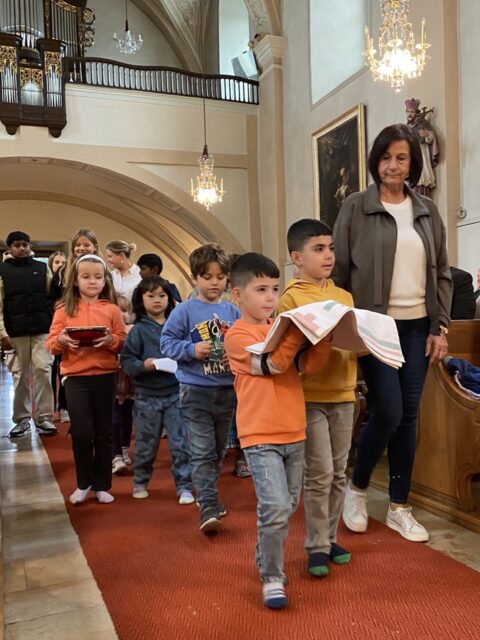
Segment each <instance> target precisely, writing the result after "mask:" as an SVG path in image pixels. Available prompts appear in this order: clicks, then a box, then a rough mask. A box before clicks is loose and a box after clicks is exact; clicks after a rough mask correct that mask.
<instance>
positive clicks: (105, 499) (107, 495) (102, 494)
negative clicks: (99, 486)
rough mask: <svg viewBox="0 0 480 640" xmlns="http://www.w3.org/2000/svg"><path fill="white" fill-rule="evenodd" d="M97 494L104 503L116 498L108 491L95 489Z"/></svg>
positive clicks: (98, 498)
mask: <svg viewBox="0 0 480 640" xmlns="http://www.w3.org/2000/svg"><path fill="white" fill-rule="evenodd" d="M95 495H96V496H97V500H98V501H99V502H101V503H102V504H108V503H109V502H113V501H114V500H115V498H114V497H113V496H112V494H111V493H108V491H95Z"/></svg>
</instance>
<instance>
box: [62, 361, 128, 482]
mask: <svg viewBox="0 0 480 640" xmlns="http://www.w3.org/2000/svg"><path fill="white" fill-rule="evenodd" d="M116 388H117V376H116V374H115V373H106V374H102V375H99V376H72V377H70V378H67V380H66V382H65V390H66V393H67V402H68V409H69V414H70V434H71V436H72V446H73V456H74V458H75V469H76V472H77V485H78V488H79V489H87V488H88V487H90V486H91V487H92V489H93V490H94V491H108V490H109V489H110V487H111V486H112V415H113V402H114V400H115V392H116Z"/></svg>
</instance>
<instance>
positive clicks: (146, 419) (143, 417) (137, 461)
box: [133, 393, 192, 495]
mask: <svg viewBox="0 0 480 640" xmlns="http://www.w3.org/2000/svg"><path fill="white" fill-rule="evenodd" d="M133 419H134V422H135V451H134V454H133V476H134V483H135V485H136V486H147V484H148V483H149V481H150V479H151V477H152V473H153V463H154V462H155V458H156V456H157V452H158V447H159V446H160V436H161V433H162V427H163V426H165V430H166V432H167V443H168V449H169V451H170V456H171V458H172V466H171V472H172V476H173V481H174V483H175V488H176V491H177V495H180V494H181V493H182V491H191V490H192V477H191V475H192V471H191V466H190V460H189V452H188V442H187V432H186V428H185V426H184V424H185V423H184V421H183V419H182V414H181V412H180V407H179V399H178V393H174V394H172V395H170V396H150V395H144V394H142V393H136V394H135V402H134V405H133Z"/></svg>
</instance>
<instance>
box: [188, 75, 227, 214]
mask: <svg viewBox="0 0 480 640" xmlns="http://www.w3.org/2000/svg"><path fill="white" fill-rule="evenodd" d="M204 86H205V85H204ZM203 136H204V146H203V152H202V155H201V156H200V158H199V159H198V165H199V167H200V175H198V176H197V177H196V181H195V184H194V181H193V178H190V195H191V196H192V198H193V201H194V202H198V204H201V205H203V206H204V207H205V209H206V210H207V211H210V208H211V207H212V206H213V205H214V204H217V203H219V202H222V201H223V196H224V195H225V191H224V190H223V178H222V179H221V180H220V189H219V188H218V186H217V178H216V176H215V173H214V171H213V167H214V165H215V159H214V157H213V156H212V155H210V154H209V153H208V145H207V118H206V111H205V97H203Z"/></svg>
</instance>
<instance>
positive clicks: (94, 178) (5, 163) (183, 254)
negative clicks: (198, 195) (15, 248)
mask: <svg viewBox="0 0 480 640" xmlns="http://www.w3.org/2000/svg"><path fill="white" fill-rule="evenodd" d="M12 203H15V206H14V207H13V204H12ZM22 203H23V204H22ZM49 203H51V206H52V208H55V216H56V221H57V222H56V225H57V229H58V233H59V234H60V235H61V236H62V238H63V239H67V238H69V237H70V236H71V235H72V234H73V233H74V231H75V230H76V229H77V228H79V227H81V226H88V225H84V223H83V222H82V219H81V216H82V212H89V213H90V214H95V215H97V216H100V218H99V219H102V220H107V221H109V222H108V225H107V228H109V227H110V228H111V237H110V239H112V238H113V237H115V235H118V232H117V234H115V232H114V230H115V226H116V225H117V228H120V227H121V228H122V229H128V230H131V232H132V233H134V234H136V237H140V238H142V239H143V240H144V243H145V246H147V245H148V247H149V250H151V251H157V252H159V253H160V254H161V255H162V257H165V258H166V259H167V261H169V262H170V263H171V265H172V268H173V270H174V271H175V272H176V273H177V274H178V275H179V276H180V277H181V278H182V279H183V280H184V282H188V279H189V267H188V255H189V254H190V252H191V251H192V250H193V249H194V248H195V247H197V246H198V245H199V244H202V243H204V242H214V241H218V242H220V243H222V244H224V245H225V246H226V247H227V248H228V249H230V250H231V251H234V252H241V251H242V250H243V247H241V245H240V244H239V243H238V242H237V241H236V240H235V239H234V238H233V237H231V236H230V234H229V232H228V231H227V230H225V234H222V235H223V237H219V236H218V234H216V233H215V231H216V230H217V231H218V230H220V231H221V229H220V228H219V227H218V223H217V226H216V227H215V225H212V224H209V219H208V217H207V216H206V218H205V220H200V219H199V218H197V217H195V216H194V215H193V214H192V213H190V212H189V211H187V210H186V209H185V208H184V207H182V206H181V204H179V203H178V202H175V201H174V200H173V199H172V198H171V197H168V196H166V195H165V194H163V193H161V192H160V191H158V190H156V189H154V188H153V187H151V186H149V185H147V184H145V183H142V182H140V181H138V180H135V179H133V178H130V177H128V176H125V175H123V174H120V173H118V172H115V171H111V170H109V169H105V168H104V167H99V166H95V165H90V164H85V163H81V162H74V161H71V160H65V159H57V158H41V157H4V158H0V211H3V212H4V213H3V214H2V215H0V234H5V233H6V232H7V231H8V230H10V229H7V228H6V226H7V224H10V225H11V224H14V223H15V227H21V226H24V227H25V226H28V225H30V226H29V227H28V228H31V227H32V226H33V227H34V228H35V229H37V236H38V234H39V233H40V234H41V233H42V230H43V232H44V233H45V234H46V233H47V230H48V234H49V235H51V234H52V233H53V232H54V229H52V224H51V221H50V222H49V220H47V219H46V218H48V217H49V216H48V214H47V213H46V212H47V211H48V206H49ZM9 207H13V208H14V209H15V211H17V212H20V213H18V214H16V215H15V216H13V218H12V216H8V215H7V212H8V210H9ZM62 207H64V208H65V210H66V211H68V215H69V220H68V223H65V220H63V219H62V216H61V213H60V214H59V211H60V212H61V208H62ZM36 211H37V212H38V213H35V212H36ZM52 215H53V214H52ZM83 215H84V216H86V214H85V213H84V214H83ZM38 216H40V217H43V218H44V220H43V221H42V220H40V219H38ZM64 223H65V224H64ZM104 233H106V232H104ZM124 233H125V232H124ZM37 239H53V238H41V237H38V238H37ZM57 239H61V238H57Z"/></svg>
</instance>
